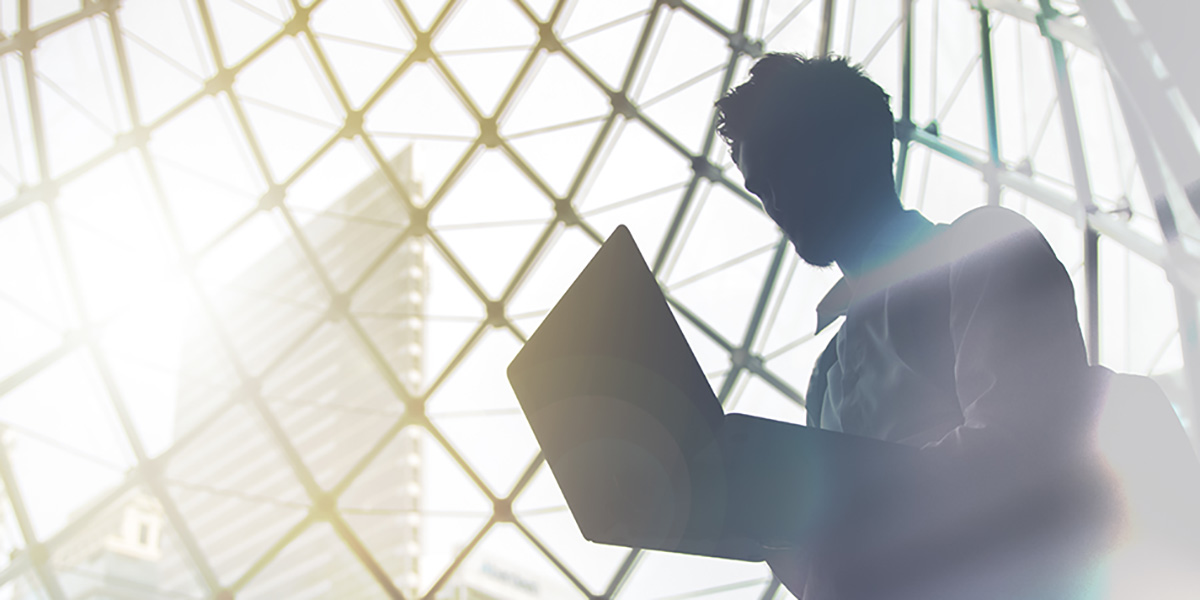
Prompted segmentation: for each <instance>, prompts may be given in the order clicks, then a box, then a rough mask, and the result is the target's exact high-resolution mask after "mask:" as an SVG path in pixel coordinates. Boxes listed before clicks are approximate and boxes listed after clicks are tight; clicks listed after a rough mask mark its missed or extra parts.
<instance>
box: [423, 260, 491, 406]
mask: <svg viewBox="0 0 1200 600" xmlns="http://www.w3.org/2000/svg"><path fill="white" fill-rule="evenodd" d="M410 244H411V242H410ZM424 248H425V249H424V255H425V264H426V268H427V273H428V276H427V277H428V280H429V284H428V295H427V296H426V302H425V305H424V310H425V313H424V314H423V315H418V316H419V317H421V318H419V319H418V320H416V321H413V320H412V318H411V317H410V318H409V326H410V327H413V328H414V329H423V330H424V338H423V341H422V356H421V363H422V365H421V369H420V370H419V372H418V373H417V376H418V379H419V380H420V384H419V385H418V386H414V388H413V389H421V390H427V389H428V388H429V386H430V385H432V384H433V382H435V381H437V380H438V379H439V378H441V377H442V376H443V371H444V370H445V369H447V368H449V366H450V362H451V361H452V360H453V359H454V357H455V356H457V355H458V353H459V352H460V351H461V350H462V348H463V346H464V345H465V344H466V342H467V339H468V338H470V337H471V335H473V333H474V332H475V331H476V330H477V329H478V328H479V326H480V324H481V323H482V322H483V321H484V318H485V316H486V315H485V313H484V308H483V307H484V305H483V300H481V299H480V298H478V297H477V296H475V294H474V293H472V292H471V290H470V289H468V288H467V287H466V284H464V283H463V281H462V279H461V278H460V277H459V276H458V274H457V273H455V272H454V270H453V269H451V268H450V265H448V264H447V263H446V261H445V259H444V258H442V255H441V254H439V253H438V252H433V251H431V250H430V249H429V248H428V246H424Z"/></svg>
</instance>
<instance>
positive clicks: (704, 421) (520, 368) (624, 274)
mask: <svg viewBox="0 0 1200 600" xmlns="http://www.w3.org/2000/svg"><path fill="white" fill-rule="evenodd" d="M508 378H509V381H510V383H511V384H512V387H513V390H514V391H515V393H516V396H517V399H518V401H519V402H520V404H521V408H522V410H523V411H524V412H525V415H526V417H527V418H528V420H529V424H530V427H531V428H532V429H533V432H534V435H535V436H536V437H537V440H538V443H539V444H540V445H541V448H542V452H543V453H544V455H545V457H546V461H547V463H548V464H549V466H550V469H551V471H552V472H553V473H554V476H555V479H556V480H557V481H558V484H559V487H560V489H561V490H562V492H563V496H564V498H565V499H566V501H567V505H568V506H569V508H570V509H571V513H572V515H574V517H575V520H576V522H577V523H578V525H579V528H580V530H581V532H582V533H583V535H584V537H586V538H588V539H590V540H592V541H596V542H601V543H609V544H619V545H627V546H634V547H642V548H659V549H680V548H681V546H687V544H686V543H685V540H687V539H700V540H710V541H711V540H715V539H718V538H720V537H721V531H720V528H721V527H722V524H723V521H724V512H725V506H724V502H725V500H724V499H725V497H726V494H725V490H724V489H723V483H722V482H723V479H724V473H723V471H722V468H721V465H720V463H721V459H720V451H719V449H718V448H717V442H718V440H717V435H718V433H717V432H718V429H719V427H720V425H721V422H722V419H723V416H724V415H723V411H722V409H721V405H720V402H719V401H718V400H717V398H716V396H715V395H714V394H713V391H712V388H711V387H710V386H709V384H708V380H707V379H706V378H705V376H704V373H703V371H702V370H701V368H700V365H699V363H697V362H696V358H695V356H694V355H693V354H692V352H691V349H690V348H689V346H688V344H687V341H686V339H685V338H684V336H683V332H682V331H681V330H680V329H679V325H678V324H677V323H676V321H675V318H674V316H673V314H672V313H671V310H670V308H669V307H668V305H667V302H666V299H665V298H664V296H663V294H662V291H661V290H660V288H659V286H658V283H657V281H656V280H655V278H654V275H653V274H652V273H651V271H650V269H649V268H648V267H647V265H646V261H645V259H644V258H643V257H642V255H641V252H640V251H639V250H638V248H637V245H636V244H635V243H634V241H633V237H632V235H630V233H629V230H628V229H626V228H625V227H624V226H621V227H618V228H617V229H616V230H615V231H614V232H613V233H612V235H611V236H609V238H608V240H607V241H606V242H605V243H604V245H603V246H601V248H600V250H599V251H598V252H597V253H596V255H595V256H594V257H593V258H592V260H591V262H589V263H588V265H587V267H585V268H584V270H583V271H582V272H581V273H580V274H579V276H578V278H577V279H576V280H575V282H574V283H573V284H572V285H571V286H570V288H569V289H568V290H567V292H566V293H565V294H564V295H563V297H562V298H561V299H560V300H559V302H558V304H557V305H556V306H555V307H554V309H553V310H551V311H550V313H549V314H548V315H547V316H546V318H545V320H543V321H542V324H541V325H540V326H539V327H538V329H537V331H535V332H534V333H533V335H532V336H531V337H530V338H529V340H528V342H526V344H525V346H524V348H522V349H521V351H520V352H519V353H518V354H517V356H516V358H514V359H513V361H512V363H511V364H510V365H509V367H508ZM709 529H711V531H709Z"/></svg>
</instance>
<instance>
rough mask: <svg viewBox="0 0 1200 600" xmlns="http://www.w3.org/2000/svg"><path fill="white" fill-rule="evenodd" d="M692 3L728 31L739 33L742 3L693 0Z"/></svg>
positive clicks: (718, 0) (721, 0) (720, 0)
mask: <svg viewBox="0 0 1200 600" xmlns="http://www.w3.org/2000/svg"><path fill="white" fill-rule="evenodd" d="M690 3H691V4H692V5H693V6H695V7H696V9H697V10H699V11H700V12H702V13H704V14H705V15H706V16H708V17H711V18H712V19H713V20H714V21H716V22H717V23H719V24H720V25H721V26H723V27H725V28H726V29H728V30H730V31H737V25H738V13H740V12H741V8H740V7H741V4H740V3H737V2H725V1H723V0H691V2H690ZM752 12H753V9H752Z"/></svg>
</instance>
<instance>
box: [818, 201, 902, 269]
mask: <svg viewBox="0 0 1200 600" xmlns="http://www.w3.org/2000/svg"><path fill="white" fill-rule="evenodd" d="M902 214H904V207H903V206H901V205H900V203H899V202H898V201H897V202H895V203H892V202H881V203H877V204H875V207H874V208H873V209H872V210H871V211H870V212H868V213H866V214H861V215H856V216H855V222H854V224H853V229H852V232H851V234H850V236H849V237H848V239H849V242H850V243H848V244H846V245H845V248H844V249H843V252H842V254H843V256H842V257H840V258H838V259H837V260H836V261H835V262H836V263H837V266H838V268H839V269H841V270H842V274H843V275H845V276H846V278H847V279H850V280H852V279H854V278H856V277H859V276H861V275H862V274H863V273H865V272H866V271H869V270H871V269H872V268H873V267H875V266H878V264H879V262H880V260H882V259H883V258H885V257H881V256H879V253H880V249H879V248H878V247H877V246H876V245H875V244H873V243H872V242H874V241H875V239H876V238H878V237H879V235H880V233H881V232H882V231H883V230H884V229H886V228H887V227H888V226H889V225H890V224H891V223H892V222H893V221H895V220H896V219H897V218H899V217H900V215H902Z"/></svg>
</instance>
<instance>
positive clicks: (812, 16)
mask: <svg viewBox="0 0 1200 600" xmlns="http://www.w3.org/2000/svg"><path fill="white" fill-rule="evenodd" d="M797 8H800V10H798V11H797V10H796V9H797ZM821 8H822V3H820V2H809V3H807V4H805V5H803V6H802V7H801V6H796V5H792V4H783V3H781V2H771V3H769V4H767V5H766V6H765V8H763V9H762V10H761V12H759V15H758V16H757V18H755V19H754V22H757V23H758V24H759V25H758V27H756V29H755V30H756V32H757V35H758V36H761V37H762V38H763V39H764V41H766V42H767V46H768V49H769V50H776V51H792V52H800V53H802V54H813V53H815V51H816V49H817V44H818V40H819V39H820V37H821V22H822V18H821ZM736 81H741V80H740V79H738V80H736Z"/></svg>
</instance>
